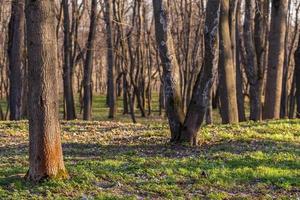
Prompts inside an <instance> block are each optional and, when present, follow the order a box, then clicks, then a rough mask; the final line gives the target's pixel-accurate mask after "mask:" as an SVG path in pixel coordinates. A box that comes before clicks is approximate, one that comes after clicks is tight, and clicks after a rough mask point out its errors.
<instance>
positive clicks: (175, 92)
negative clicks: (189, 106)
mask: <svg viewBox="0 0 300 200" xmlns="http://www.w3.org/2000/svg"><path fill="white" fill-rule="evenodd" d="M153 9H154V18H155V35H156V43H157V47H158V50H159V55H160V59H161V64H162V66H163V83H164V95H165V103H166V104H165V106H166V113H167V116H168V121H169V126H170V130H171V142H174V141H177V140H179V139H180V133H181V127H182V124H183V120H184V113H183V110H182V97H181V95H180V88H179V83H178V80H179V66H178V62H177V59H176V54H175V50H174V45H173V39H172V35H171V32H170V20H169V16H168V14H169V13H168V6H167V3H166V0H153Z"/></svg>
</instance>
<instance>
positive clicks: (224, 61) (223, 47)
mask: <svg viewBox="0 0 300 200" xmlns="http://www.w3.org/2000/svg"><path fill="white" fill-rule="evenodd" d="M219 27H220V61H219V67H220V86H221V88H222V89H221V91H220V96H221V98H220V99H221V107H222V109H221V110H222V122H223V123H236V122H238V121H239V119H238V108H237V98H236V80H235V71H234V65H233V55H232V48H231V46H232V42H231V37H230V27H229V1H228V0H221V14H220V24H219Z"/></svg>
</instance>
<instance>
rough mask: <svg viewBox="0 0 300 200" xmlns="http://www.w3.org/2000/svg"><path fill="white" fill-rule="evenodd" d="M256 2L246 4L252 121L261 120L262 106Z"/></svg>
mask: <svg viewBox="0 0 300 200" xmlns="http://www.w3.org/2000/svg"><path fill="white" fill-rule="evenodd" d="M255 5H256V2H255V0H248V1H246V2H245V23H244V41H245V52H246V66H245V71H246V75H247V78H248V82H249V85H250V91H249V95H250V120H253V121H257V120H260V115H261V114H260V113H261V109H260V108H261V106H260V97H259V83H260V82H259V70H258V67H257V56H256V51H255V50H256V48H255V40H254V28H255V10H256V6H255ZM261 37H264V36H263V35H262V36H261Z"/></svg>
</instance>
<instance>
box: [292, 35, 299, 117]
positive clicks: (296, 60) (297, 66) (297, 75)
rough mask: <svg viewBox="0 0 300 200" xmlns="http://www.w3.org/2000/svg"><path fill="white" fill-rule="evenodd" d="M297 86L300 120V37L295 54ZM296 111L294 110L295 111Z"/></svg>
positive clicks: (297, 110)
mask: <svg viewBox="0 0 300 200" xmlns="http://www.w3.org/2000/svg"><path fill="white" fill-rule="evenodd" d="M294 73H295V75H294V76H295V83H296V84H295V86H296V102H297V108H296V117H297V118H300V36H299V41H298V47H297V50H296V52H295V71H294ZM293 111H294V110H293Z"/></svg>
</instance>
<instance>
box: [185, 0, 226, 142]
mask: <svg viewBox="0 0 300 200" xmlns="http://www.w3.org/2000/svg"><path fill="white" fill-rule="evenodd" d="M219 2H220V1H208V3H207V8H206V9H207V10H206V21H205V27H206V30H205V57H204V64H203V67H202V70H201V72H200V73H199V74H198V77H197V80H196V83H195V86H194V89H193V94H192V98H191V102H190V105H189V107H188V111H187V115H186V118H185V121H184V125H183V129H182V136H181V139H182V140H183V141H186V142H189V143H190V144H191V145H196V144H197V133H198V130H199V128H200V126H201V124H202V123H203V120H204V117H205V113H206V112H207V110H208V106H209V103H210V98H209V97H210V93H211V89H212V85H213V83H214V80H215V78H216V76H217V72H218V53H219V51H218V49H219V37H218V34H219V15H220V3H219Z"/></svg>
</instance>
